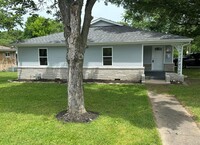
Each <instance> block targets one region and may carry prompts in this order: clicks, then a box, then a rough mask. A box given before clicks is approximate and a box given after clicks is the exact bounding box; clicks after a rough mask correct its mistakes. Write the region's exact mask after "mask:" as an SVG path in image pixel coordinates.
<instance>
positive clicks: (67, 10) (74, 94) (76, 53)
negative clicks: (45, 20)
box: [58, 0, 96, 116]
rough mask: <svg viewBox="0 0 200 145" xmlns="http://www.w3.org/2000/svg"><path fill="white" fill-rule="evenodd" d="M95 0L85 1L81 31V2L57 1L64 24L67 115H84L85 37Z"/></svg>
mask: <svg viewBox="0 0 200 145" xmlns="http://www.w3.org/2000/svg"><path fill="white" fill-rule="evenodd" d="M95 2H96V0H87V2H86V8H85V17H84V23H83V29H82V30H81V10H82V7H83V0H58V5H59V8H60V12H61V15H62V20H63V24H64V36H65V41H66V46H67V62H68V108H67V112H68V113H69V114H73V115H72V116H74V114H76V116H77V115H78V114H84V113H86V109H85V105H84V92H83V62H84V52H85V47H86V45H87V36H88V32H89V27H90V23H91V20H92V16H91V11H92V8H93V6H94V4H95Z"/></svg>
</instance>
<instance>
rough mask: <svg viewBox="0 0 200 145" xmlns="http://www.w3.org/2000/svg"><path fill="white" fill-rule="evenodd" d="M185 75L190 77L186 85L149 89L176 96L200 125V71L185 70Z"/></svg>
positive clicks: (157, 86)
mask: <svg viewBox="0 0 200 145" xmlns="http://www.w3.org/2000/svg"><path fill="white" fill-rule="evenodd" d="M183 74H184V75H187V76H188V78H187V79H186V80H185V81H186V83H187V84H186V85H147V88H148V89H150V90H154V91H155V92H158V93H166V94H172V95H175V97H176V98H177V99H178V100H179V101H180V102H181V103H182V104H183V105H184V106H185V107H186V108H187V109H188V111H189V112H190V113H192V114H193V115H194V119H195V121H196V122H197V124H199V125H200V69H184V70H183Z"/></svg>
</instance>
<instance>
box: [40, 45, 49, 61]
mask: <svg viewBox="0 0 200 145" xmlns="http://www.w3.org/2000/svg"><path fill="white" fill-rule="evenodd" d="M47 54H48V53H47V48H39V62H40V65H48V55H47Z"/></svg>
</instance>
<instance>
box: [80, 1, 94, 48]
mask: <svg viewBox="0 0 200 145" xmlns="http://www.w3.org/2000/svg"><path fill="white" fill-rule="evenodd" d="M95 2H96V0H87V2H86V6H85V16H84V21H83V27H82V31H81V37H82V45H83V48H86V46H87V38H88V33H89V28H90V23H91V21H92V19H93V17H92V8H93V6H94V4H95Z"/></svg>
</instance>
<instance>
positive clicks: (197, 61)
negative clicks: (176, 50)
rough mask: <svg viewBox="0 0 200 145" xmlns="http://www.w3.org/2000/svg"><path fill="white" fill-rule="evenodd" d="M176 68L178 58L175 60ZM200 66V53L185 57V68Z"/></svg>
mask: <svg viewBox="0 0 200 145" xmlns="http://www.w3.org/2000/svg"><path fill="white" fill-rule="evenodd" d="M174 64H175V66H177V65H178V58H175V59H174ZM187 66H200V53H191V54H188V55H186V56H184V57H183V67H184V68H186V67H187Z"/></svg>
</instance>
